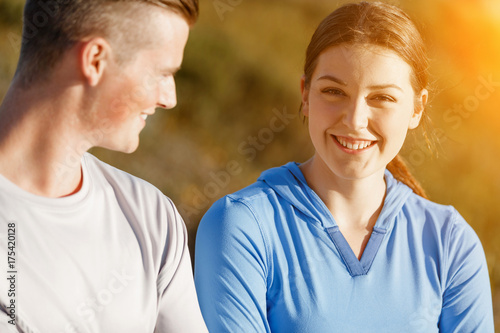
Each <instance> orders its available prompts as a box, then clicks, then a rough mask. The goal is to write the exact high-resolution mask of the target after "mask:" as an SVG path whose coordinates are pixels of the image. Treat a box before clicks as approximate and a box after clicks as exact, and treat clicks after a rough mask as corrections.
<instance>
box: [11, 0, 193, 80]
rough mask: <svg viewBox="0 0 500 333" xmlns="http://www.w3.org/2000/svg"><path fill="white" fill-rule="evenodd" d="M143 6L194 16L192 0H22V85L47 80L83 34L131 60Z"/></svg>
mask: <svg viewBox="0 0 500 333" xmlns="http://www.w3.org/2000/svg"><path fill="white" fill-rule="evenodd" d="M149 6H157V7H161V8H164V9H165V10H170V11H173V12H175V13H177V14H179V15H181V16H182V17H183V18H184V19H185V20H186V21H187V22H188V24H189V25H193V24H194V23H195V22H196V20H197V18H198V0H27V1H26V5H25V7H24V15H23V40H22V46H21V55H20V58H19V64H18V68H17V72H16V76H19V77H20V79H21V82H22V84H23V86H25V87H27V86H30V85H31V84H32V83H33V82H35V81H40V80H42V79H44V78H47V76H48V75H49V74H50V71H51V70H52V69H53V68H54V67H55V65H56V64H57V62H58V61H59V59H60V58H61V57H62V56H63V54H64V53H65V52H66V51H67V50H68V49H70V48H71V47H72V46H74V45H75V44H76V43H77V42H79V41H82V40H85V39H86V38H89V37H96V36H99V37H103V38H105V39H107V40H108V41H109V42H110V43H111V44H112V46H113V47H115V48H116V49H117V50H118V52H117V53H118V55H119V57H118V59H117V60H118V61H121V62H124V61H126V60H127V59H130V58H132V57H133V55H134V54H135V52H136V51H137V49H140V48H141V46H143V45H144V44H145V43H147V42H148V41H145V40H143V33H142V32H143V31H144V29H145V28H148V27H147V22H148V21H147V9H149V8H150V7H149Z"/></svg>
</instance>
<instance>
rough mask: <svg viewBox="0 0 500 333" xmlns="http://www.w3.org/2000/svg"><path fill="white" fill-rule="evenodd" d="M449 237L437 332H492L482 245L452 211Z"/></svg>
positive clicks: (490, 303) (486, 273) (470, 229)
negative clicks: (452, 219)
mask: <svg viewBox="0 0 500 333" xmlns="http://www.w3.org/2000/svg"><path fill="white" fill-rule="evenodd" d="M454 213H455V214H454V217H453V218H454V221H453V225H452V228H451V229H450V232H449V237H448V246H446V248H447V249H448V253H447V254H446V255H445V258H446V260H447V264H446V263H445V264H446V265H447V274H446V276H445V278H446V281H445V290H444V294H443V306H442V312H441V318H440V324H439V328H440V332H445V333H448V332H485V333H488V332H494V327H493V326H494V325H493V306H492V298H491V287H490V281H489V276H488V268H487V265H486V258H485V255H484V250H483V247H482V246H481V242H480V241H479V238H478V237H477V235H476V233H475V232H474V230H473V229H472V228H471V227H470V226H469V225H468V224H467V223H466V222H465V220H464V219H463V218H462V217H461V216H460V215H459V214H458V212H456V211H455V212H454Z"/></svg>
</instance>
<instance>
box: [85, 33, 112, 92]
mask: <svg viewBox="0 0 500 333" xmlns="http://www.w3.org/2000/svg"><path fill="white" fill-rule="evenodd" d="M110 60H111V47H110V45H109V44H108V42H106V40H105V39H103V38H100V37H96V38H92V39H90V40H88V41H85V42H82V46H81V48H80V69H81V71H82V74H83V76H84V77H85V79H86V81H87V83H88V84H89V85H91V86H96V85H97V84H98V83H99V82H100V81H101V79H102V76H103V73H104V69H105V68H106V65H107V63H108V62H109V61H110Z"/></svg>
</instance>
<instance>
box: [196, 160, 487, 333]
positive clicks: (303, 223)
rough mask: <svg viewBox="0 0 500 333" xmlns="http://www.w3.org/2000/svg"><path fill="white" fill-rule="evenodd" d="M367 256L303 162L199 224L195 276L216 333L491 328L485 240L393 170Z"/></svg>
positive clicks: (268, 176) (226, 202) (221, 204)
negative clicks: (355, 247)
mask: <svg viewBox="0 0 500 333" xmlns="http://www.w3.org/2000/svg"><path fill="white" fill-rule="evenodd" d="M385 181H386V184H387V193H386V197H385V201H384V206H383V208H382V211H381V213H380V215H379V217H378V220H377V222H376V224H375V226H374V228H373V232H372V234H371V237H370V239H369V241H368V244H367V246H366V248H365V250H364V252H363V255H362V257H361V260H358V258H357V257H356V256H355V254H354V253H353V251H352V250H351V248H350V246H349V244H348V243H347V241H346V240H345V238H344V236H343V235H342V233H341V232H340V231H339V228H338V226H337V223H336V222H335V220H334V219H333V216H332V214H331V213H330V211H329V210H328V209H327V207H326V206H325V204H324V203H323V201H321V199H320V198H319V197H318V196H317V194H316V193H315V192H314V191H313V190H312V189H311V188H310V187H309V186H308V185H307V182H306V180H305V178H304V176H303V174H302V172H301V171H300V169H299V167H298V164H297V163H293V162H290V163H288V164H286V165H284V166H282V167H279V168H273V169H270V170H267V171H265V172H264V173H262V175H261V177H260V178H259V179H258V180H257V182H256V183H254V184H252V185H250V186H248V187H247V188H244V189H243V190H241V191H238V192H236V193H234V194H231V195H228V196H226V197H224V198H222V199H220V200H218V201H217V202H216V203H215V204H214V205H213V206H212V207H211V208H210V209H209V210H208V212H207V213H206V215H205V216H204V217H203V219H202V221H201V223H200V227H199V229H198V234H197V239H196V252H195V254H196V256H195V282H196V288H197V292H198V297H199V301H200V305H201V309H202V313H203V317H204V319H205V322H206V324H207V326H208V328H209V331H210V332H216V333H221V332H231V333H236V332H245V333H247V332H259V333H260V332H273V333H276V332H286V333H291V332H311V333H321V332H342V333H346V332H363V333H366V332H383V333H389V332H398V333H401V332H425V333H431V332H493V331H494V328H493V309H492V300H491V291H490V283H489V277H488V269H487V265H486V260H485V255H484V251H483V248H482V246H481V243H480V241H479V239H478V237H477V236H476V234H475V233H474V231H473V230H472V228H471V227H470V226H469V225H468V224H467V223H466V222H465V221H464V219H463V218H462V217H461V216H460V214H459V213H458V212H457V211H456V210H455V209H454V208H453V207H451V206H443V205H438V204H436V203H433V202H430V201H428V200H426V199H423V198H422V197H420V196H418V195H416V194H414V193H413V192H412V190H411V189H410V188H409V187H407V186H406V185H404V184H402V183H400V182H398V181H396V180H395V179H394V178H393V177H392V175H391V174H390V173H389V172H388V171H386V173H385Z"/></svg>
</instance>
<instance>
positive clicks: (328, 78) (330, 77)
mask: <svg viewBox="0 0 500 333" xmlns="http://www.w3.org/2000/svg"><path fill="white" fill-rule="evenodd" d="M320 80H329V81H333V82H337V83H338V84H341V85H343V86H347V83H346V82H344V81H342V80H341V79H338V78H336V77H335V76H333V75H323V76H320V77H319V78H318V79H317V81H320Z"/></svg>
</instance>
